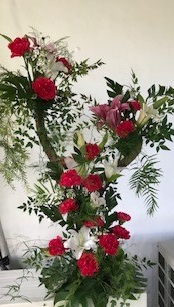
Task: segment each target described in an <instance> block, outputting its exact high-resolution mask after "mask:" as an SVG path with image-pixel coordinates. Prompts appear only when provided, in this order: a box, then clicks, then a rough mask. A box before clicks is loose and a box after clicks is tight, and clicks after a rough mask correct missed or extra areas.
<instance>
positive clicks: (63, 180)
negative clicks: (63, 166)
mask: <svg viewBox="0 0 174 307" xmlns="http://www.w3.org/2000/svg"><path fill="white" fill-rule="evenodd" d="M81 182H82V178H81V177H80V176H79V175H78V174H77V172H76V170H75V169H70V170H68V171H66V172H64V173H62V175H61V176H60V181H59V184H60V185H61V186H64V187H66V188H71V187H73V186H77V185H80V184H81Z"/></svg>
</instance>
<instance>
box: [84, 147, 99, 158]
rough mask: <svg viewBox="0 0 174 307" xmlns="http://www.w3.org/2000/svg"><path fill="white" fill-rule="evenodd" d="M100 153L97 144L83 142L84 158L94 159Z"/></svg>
mask: <svg viewBox="0 0 174 307" xmlns="http://www.w3.org/2000/svg"><path fill="white" fill-rule="evenodd" d="M99 153H100V148H99V146H98V145H97V144H91V143H87V144H85V157H86V160H93V159H95V158H96V157H97V156H98V155H99Z"/></svg>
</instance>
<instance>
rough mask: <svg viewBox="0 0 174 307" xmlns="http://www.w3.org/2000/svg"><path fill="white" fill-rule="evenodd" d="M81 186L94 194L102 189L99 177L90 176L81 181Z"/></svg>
mask: <svg viewBox="0 0 174 307" xmlns="http://www.w3.org/2000/svg"><path fill="white" fill-rule="evenodd" d="M83 186H84V187H85V188H86V189H87V190H88V191H89V192H94V191H98V190H100V189H101V188H102V181H101V178H100V176H99V175H97V174H96V175H95V174H90V175H88V176H87V177H86V178H85V179H84V180H83Z"/></svg>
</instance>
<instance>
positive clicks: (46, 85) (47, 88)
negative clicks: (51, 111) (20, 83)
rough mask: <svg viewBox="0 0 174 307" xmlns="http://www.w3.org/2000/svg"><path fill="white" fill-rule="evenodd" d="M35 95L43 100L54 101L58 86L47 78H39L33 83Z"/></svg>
mask: <svg viewBox="0 0 174 307" xmlns="http://www.w3.org/2000/svg"><path fill="white" fill-rule="evenodd" d="M32 89H33V91H34V92H35V94H36V95H37V96H38V97H40V98H41V99H43V100H52V99H54V98H55V95H56V86H55V84H54V82H53V81H52V80H50V79H49V78H46V77H38V78H37V79H35V80H34V81H33V82H32Z"/></svg>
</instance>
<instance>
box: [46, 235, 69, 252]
mask: <svg viewBox="0 0 174 307" xmlns="http://www.w3.org/2000/svg"><path fill="white" fill-rule="evenodd" d="M48 249H49V253H50V254H51V255H53V256H56V255H63V254H64V252H65V249H64V246H63V241H62V238H61V237H59V236H57V238H56V239H52V240H51V241H50V242H49V247H48Z"/></svg>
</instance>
